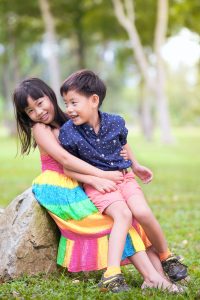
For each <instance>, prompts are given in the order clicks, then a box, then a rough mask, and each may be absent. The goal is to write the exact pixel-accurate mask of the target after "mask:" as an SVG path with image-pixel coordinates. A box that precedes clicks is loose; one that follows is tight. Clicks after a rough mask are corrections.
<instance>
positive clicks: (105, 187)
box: [91, 177, 117, 194]
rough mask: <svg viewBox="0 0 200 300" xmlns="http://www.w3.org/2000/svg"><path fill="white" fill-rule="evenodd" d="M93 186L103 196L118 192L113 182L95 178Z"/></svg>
mask: <svg viewBox="0 0 200 300" xmlns="http://www.w3.org/2000/svg"><path fill="white" fill-rule="evenodd" d="M91 185H92V186H93V187H94V188H95V189H96V190H97V191H99V192H101V193H102V194H105V193H109V192H113V191H116V189H117V186H116V183H115V182H114V181H112V180H108V179H103V178H99V177H95V178H94V180H93V181H92V182H91Z"/></svg>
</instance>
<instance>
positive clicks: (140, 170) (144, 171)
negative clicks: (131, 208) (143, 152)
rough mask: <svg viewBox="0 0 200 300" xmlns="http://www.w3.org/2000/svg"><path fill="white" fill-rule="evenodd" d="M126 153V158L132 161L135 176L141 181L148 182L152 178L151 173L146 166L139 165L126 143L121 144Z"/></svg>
mask: <svg viewBox="0 0 200 300" xmlns="http://www.w3.org/2000/svg"><path fill="white" fill-rule="evenodd" d="M123 147H124V149H125V150H126V151H127V153H128V158H129V159H130V160H131V161H132V166H131V168H132V170H133V172H134V174H135V175H136V176H138V177H139V178H140V179H141V180H142V182H143V183H149V182H151V181H152V179H153V173H152V171H151V170H149V169H148V168H146V167H144V166H141V165H140V164H139V162H138V161H137V160H136V158H135V155H134V154H133V152H132V150H131V147H130V146H129V145H128V144H126V145H124V146H123Z"/></svg>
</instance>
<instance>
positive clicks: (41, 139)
mask: <svg viewBox="0 0 200 300" xmlns="http://www.w3.org/2000/svg"><path fill="white" fill-rule="evenodd" d="M33 136H34V139H35V141H36V143H37V145H38V146H39V147H40V149H42V150H43V151H44V152H45V153H47V154H48V155H50V156H51V157H53V158H54V159H55V160H56V161H57V162H59V163H60V164H61V165H62V166H63V167H65V168H67V169H69V170H72V171H75V172H80V173H82V174H88V175H93V176H98V177H100V178H107V179H110V180H113V181H121V180H122V174H121V173H120V172H116V171H112V172H105V171H103V170H100V169H98V168H95V167H94V166H91V165H89V164H88V163H86V162H84V161H83V160H81V159H79V158H77V157H75V156H73V155H72V154H70V153H69V152H67V151H66V150H65V149H64V148H63V147H62V146H61V145H60V144H59V143H58V140H57V138H56V136H55V135H54V133H53V132H52V129H51V128H50V127H49V126H47V125H44V124H42V123H37V124H35V125H34V126H33Z"/></svg>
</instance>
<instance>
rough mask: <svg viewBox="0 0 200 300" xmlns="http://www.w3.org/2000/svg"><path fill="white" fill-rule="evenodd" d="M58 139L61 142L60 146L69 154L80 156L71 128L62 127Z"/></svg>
mask: <svg viewBox="0 0 200 300" xmlns="http://www.w3.org/2000/svg"><path fill="white" fill-rule="evenodd" d="M58 139H59V141H60V144H61V146H62V147H63V148H65V150H67V151H68V152H69V153H71V154H73V155H75V156H78V154H77V146H76V144H75V142H74V139H73V133H72V130H70V128H68V127H66V126H65V125H64V126H63V127H61V129H60V133H59V136H58Z"/></svg>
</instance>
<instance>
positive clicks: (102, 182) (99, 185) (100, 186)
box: [64, 169, 117, 194]
mask: <svg viewBox="0 0 200 300" xmlns="http://www.w3.org/2000/svg"><path fill="white" fill-rule="evenodd" d="M64 173H65V175H67V176H69V177H71V178H73V179H76V180H77V181H79V182H81V183H87V184H89V185H91V186H93V187H94V188H95V189H96V190H98V191H99V192H101V193H102V194H104V193H106V192H108V193H109V192H112V191H115V190H116V189H117V186H116V184H115V182H114V181H112V180H109V179H104V178H99V177H97V176H91V175H85V174H80V173H76V172H73V171H69V170H67V169H64Z"/></svg>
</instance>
